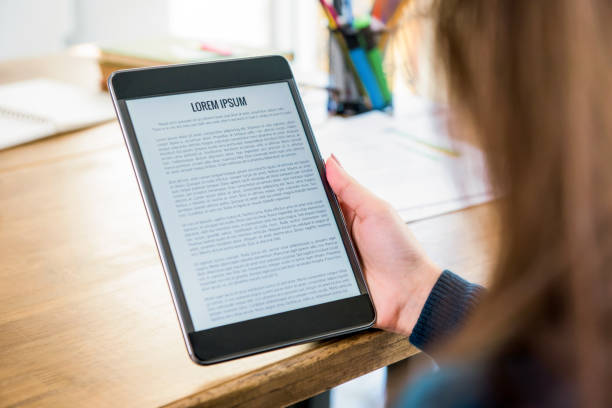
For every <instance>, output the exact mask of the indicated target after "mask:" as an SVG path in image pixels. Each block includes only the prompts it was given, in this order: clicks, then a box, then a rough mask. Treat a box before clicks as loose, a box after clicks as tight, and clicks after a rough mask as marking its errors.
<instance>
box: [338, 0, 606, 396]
mask: <svg viewBox="0 0 612 408" xmlns="http://www.w3.org/2000/svg"><path fill="white" fill-rule="evenodd" d="M435 20H436V52H437V56H438V59H439V64H440V66H441V67H442V70H443V71H444V72H443V73H444V78H445V83H446V87H447V89H448V90H449V102H450V108H451V112H452V115H453V121H454V122H456V123H459V126H458V127H457V129H459V131H461V132H470V133H473V134H475V135H476V136H477V137H478V138H479V141H480V144H481V146H482V148H483V150H484V151H485V153H486V154H487V158H488V164H489V169H490V172H491V179H492V180H493V182H494V184H495V186H496V187H498V188H500V190H501V191H502V192H503V196H504V199H503V200H502V202H501V203H500V219H501V222H502V231H503V234H502V235H503V237H502V240H503V242H502V245H501V248H502V251H501V254H500V256H499V259H498V262H497V266H496V268H495V270H494V271H493V276H492V277H493V279H492V281H493V283H492V285H491V287H490V288H489V289H488V291H487V293H486V294H485V293H484V291H483V290H482V289H481V288H480V287H478V286H476V285H471V284H469V283H468V282H465V281H463V280H462V279H460V278H458V277H457V276H456V275H454V274H452V273H451V272H448V271H445V272H442V269H441V268H440V267H438V266H436V265H435V263H434V262H433V261H431V260H430V259H429V258H428V257H427V255H426V254H425V253H424V252H423V251H422V249H420V248H419V246H418V244H417V243H416V242H415V240H414V238H413V236H412V235H411V234H410V232H409V231H408V230H407V229H406V227H405V225H404V224H403V223H402V221H401V219H400V218H399V217H398V216H397V214H396V213H395V212H394V211H393V210H392V209H391V208H390V207H389V206H388V204H386V203H385V202H383V201H381V200H380V199H378V198H377V197H375V196H373V195H372V194H371V193H370V192H369V191H367V190H366V189H364V188H363V187H362V186H360V185H359V184H358V182H357V181H355V180H354V179H352V178H351V177H350V175H348V174H347V173H346V172H345V171H344V170H343V169H342V167H341V165H340V164H339V162H338V160H337V159H335V157H333V156H332V157H331V158H330V159H328V161H327V178H328V180H329V183H330V185H331V186H332V188H333V190H334V191H335V193H336V194H337V196H338V198H339V201H340V203H341V205H342V209H343V212H344V214H345V217H346V220H347V223H348V225H349V226H350V228H351V231H352V235H353V238H354V242H355V243H356V245H357V247H358V249H359V252H360V255H361V258H362V261H363V267H364V273H365V276H366V279H367V281H368V284H369V288H370V290H371V294H372V297H373V300H374V303H375V306H376V309H377V312H378V320H377V322H376V325H377V327H379V328H382V329H385V330H391V331H394V332H398V333H404V334H406V335H407V336H410V340H411V341H412V342H413V344H415V345H416V346H418V347H420V348H422V349H424V350H425V351H427V352H429V351H431V350H432V347H433V346H436V345H438V346H439V345H441V344H443V343H444V344H445V345H446V346H445V347H444V348H443V349H442V350H443V351H442V353H443V354H439V355H436V354H434V357H443V358H442V359H438V362H439V364H440V366H441V369H440V370H439V371H438V372H436V373H434V374H431V375H428V376H426V377H424V378H422V379H420V380H418V381H417V382H416V383H414V384H413V385H411V386H410V387H409V388H408V389H407V390H406V393H405V395H404V396H403V397H402V399H401V404H400V405H402V406H409V407H420V406H440V407H464V406H500V405H505V406H527V405H528V406H585V407H609V406H612V269H611V266H612V28H611V27H612V3H611V2H610V1H609V0H601V1H597V0H580V1H578V0H558V1H555V2H544V1H537V0H525V1H503V0H443V1H440V2H438V3H437V4H436V6H435ZM457 129H455V132H457ZM460 327H461V330H459V331H458V335H457V336H452V339H451V337H450V335H451V334H452V333H453V332H454V331H457V330H458V329H459V328H460ZM449 339H450V340H449Z"/></svg>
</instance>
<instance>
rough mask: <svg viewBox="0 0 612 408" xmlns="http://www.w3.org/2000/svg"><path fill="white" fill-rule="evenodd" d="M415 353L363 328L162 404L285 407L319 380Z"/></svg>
mask: <svg viewBox="0 0 612 408" xmlns="http://www.w3.org/2000/svg"><path fill="white" fill-rule="evenodd" d="M416 353H418V350H417V349H416V348H415V347H414V346H412V345H411V344H410V342H409V341H408V338H407V337H405V336H402V335H399V334H393V333H388V332H383V331H380V330H369V331H366V332H364V333H360V334H357V335H353V336H351V337H349V338H341V339H335V340H329V341H327V342H325V343H324V344H323V345H322V346H321V347H316V348H313V349H310V350H307V351H305V352H303V353H301V354H299V355H297V356H293V357H292V358H290V359H285V360H282V361H279V362H276V363H274V364H271V365H268V366H265V367H262V368H260V369H259V370H257V371H255V372H252V373H249V374H247V375H243V376H241V377H238V378H235V379H232V380H230V381H227V382H224V383H222V384H219V385H218V386H216V387H212V388H209V389H206V390H202V391H199V392H196V393H194V394H192V395H190V396H188V397H185V398H182V399H180V400H177V401H174V402H171V403H169V404H167V405H165V407H167V408H187V407H218V406H223V407H239V406H249V407H275V406H286V405H289V404H292V403H295V402H298V401H301V400H303V399H305V398H308V397H311V396H313V395H316V394H318V393H320V392H322V391H323V390H322V389H321V384H326V389H329V388H332V387H335V386H336V385H339V384H342V383H343V382H346V381H348V380H350V379H353V378H356V377H359V376H361V375H364V374H366V373H368V372H370V371H374V370H376V369H379V368H381V367H385V366H387V365H389V364H392V363H394V362H396V361H399V360H402V359H404V358H407V357H410V356H411V355H414V354H416ZM351 362H353V363H352V364H351Z"/></svg>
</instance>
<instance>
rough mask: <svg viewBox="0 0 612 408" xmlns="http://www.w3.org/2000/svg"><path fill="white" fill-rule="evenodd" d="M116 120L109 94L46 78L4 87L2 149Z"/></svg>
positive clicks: (0, 90) (0, 120) (0, 105)
mask: <svg viewBox="0 0 612 408" xmlns="http://www.w3.org/2000/svg"><path fill="white" fill-rule="evenodd" d="M114 117H115V113H114V110H113V106H112V103H111V100H110V97H109V96H108V94H106V93H103V92H96V91H89V90H86V89H83V88H81V87H78V86H75V85H71V84H67V83H64V82H59V81H56V80H51V79H46V78H35V79H31V80H26V81H19V82H13V83H9V84H5V85H1V86H0V129H2V133H1V134H0V149H5V148H7V147H11V146H16V145H19V144H22V143H27V142H30V141H33V140H36V139H41V138H44V137H48V136H52V135H55V134H58V133H63V132H68V131H71V130H76V129H80V128H84V127H87V126H91V125H95V124H97V123H101V122H104V121H108V120H111V119H113V118H114Z"/></svg>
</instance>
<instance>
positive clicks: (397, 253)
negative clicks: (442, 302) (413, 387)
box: [326, 155, 441, 335]
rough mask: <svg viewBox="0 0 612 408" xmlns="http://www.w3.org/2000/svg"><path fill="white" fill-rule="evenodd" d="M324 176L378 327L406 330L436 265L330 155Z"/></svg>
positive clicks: (424, 297) (420, 305)
mask: <svg viewBox="0 0 612 408" xmlns="http://www.w3.org/2000/svg"><path fill="white" fill-rule="evenodd" d="M326 172H327V180H328V182H329V184H330V186H331V188H332V190H333V191H334V193H336V196H337V197H338V201H339V202H340V206H341V207H342V212H343V213H344V218H345V220H346V224H347V226H348V229H349V231H350V232H351V235H352V237H353V242H354V243H355V246H356V247H357V251H358V253H359V255H360V258H361V264H362V267H363V272H364V275H365V278H366V280H367V282H368V288H369V289H370V295H371V296H372V299H373V301H374V306H375V307H376V314H377V318H376V324H375V326H376V327H378V328H380V329H385V330H390V331H394V332H397V333H403V334H405V335H410V334H411V333H412V329H413V328H414V326H415V325H416V322H417V320H418V318H419V315H420V313H421V310H422V309H423V306H424V305H425V301H426V300H427V297H428V296H429V293H430V292H431V289H432V288H433V286H434V284H435V283H436V281H437V280H438V277H439V276H440V273H441V270H440V268H438V267H437V266H436V265H435V264H434V263H433V262H432V261H431V260H430V259H429V258H428V257H427V255H426V254H425V252H424V251H423V249H422V248H421V247H420V246H419V244H418V242H417V241H416V239H415V238H414V236H413V235H412V233H411V232H410V230H409V229H408V227H407V226H406V224H405V223H404V222H403V221H402V219H401V218H400V217H399V215H398V214H397V212H396V211H395V210H393V208H391V206H390V205H389V204H388V203H387V202H385V201H383V200H381V199H380V198H378V197H376V196H375V195H374V194H373V193H372V192H370V191H369V190H367V189H366V188H365V187H363V186H362V185H360V184H359V183H357V181H355V179H353V178H352V177H351V176H350V175H348V173H347V172H346V171H345V170H344V169H343V168H342V166H341V165H340V163H339V162H338V160H337V159H336V158H335V156H334V155H332V156H331V157H330V158H329V159H327V162H326Z"/></svg>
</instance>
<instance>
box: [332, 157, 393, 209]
mask: <svg viewBox="0 0 612 408" xmlns="http://www.w3.org/2000/svg"><path fill="white" fill-rule="evenodd" d="M325 169H326V175H327V181H328V182H329V185H330V186H331V188H332V190H333V191H334V193H335V194H336V196H337V197H338V199H339V200H340V201H341V202H342V204H343V205H344V206H345V207H346V208H347V209H349V211H351V212H354V213H355V215H356V216H357V217H363V216H366V215H368V214H370V213H372V212H377V211H380V209H381V208H382V206H383V205H384V202H383V201H382V200H381V199H380V198H378V197H376V195H374V194H373V193H372V192H371V191H370V190H368V189H367V188H365V187H363V186H362V185H361V184H359V183H358V182H357V181H356V180H355V179H354V178H353V177H351V176H350V175H349V174H348V173H347V172H346V170H344V169H343V168H342V166H340V163H338V161H337V160H336V159H334V157H333V156H332V157H330V158H329V159H327V162H326V165H325Z"/></svg>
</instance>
